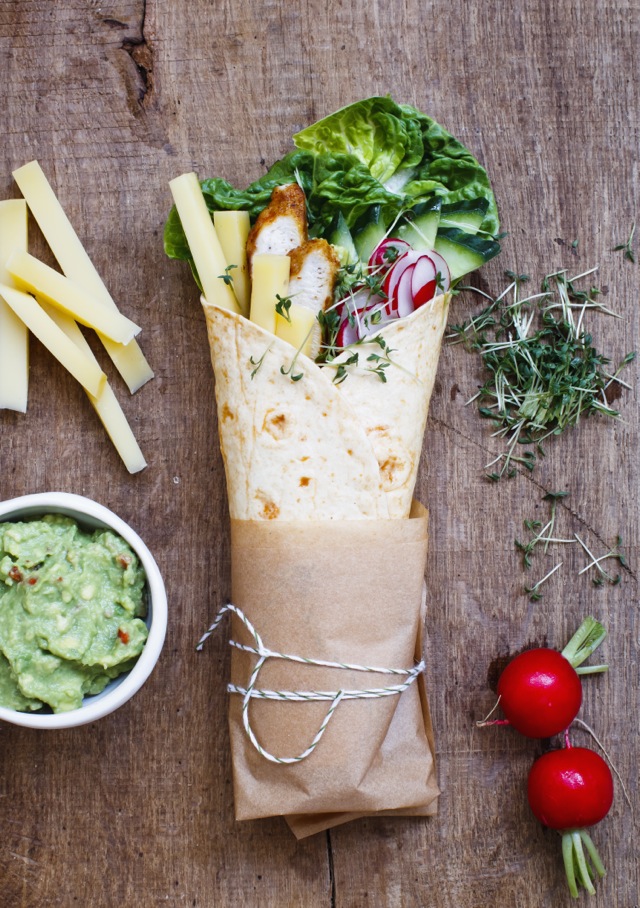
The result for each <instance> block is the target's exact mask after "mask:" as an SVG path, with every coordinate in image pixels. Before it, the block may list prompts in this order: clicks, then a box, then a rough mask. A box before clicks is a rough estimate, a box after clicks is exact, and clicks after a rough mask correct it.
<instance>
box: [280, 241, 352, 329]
mask: <svg viewBox="0 0 640 908" xmlns="http://www.w3.org/2000/svg"><path fill="white" fill-rule="evenodd" d="M289 258H290V259H291V271H290V276H289V291H288V295H289V296H290V297H291V299H292V300H293V301H294V302H295V303H296V304H297V305H298V306H304V307H305V309H311V310H312V311H313V312H319V311H320V310H321V309H326V307H327V306H329V305H331V302H332V300H333V288H334V286H335V282H336V276H337V274H338V271H339V269H340V261H339V259H338V257H337V255H336V253H335V251H334V249H333V247H332V246H331V245H330V244H329V243H327V241H326V240H321V239H316V240H307V241H306V242H305V243H301V244H300V245H299V246H296V248H295V249H292V250H291V252H290V253H289Z"/></svg>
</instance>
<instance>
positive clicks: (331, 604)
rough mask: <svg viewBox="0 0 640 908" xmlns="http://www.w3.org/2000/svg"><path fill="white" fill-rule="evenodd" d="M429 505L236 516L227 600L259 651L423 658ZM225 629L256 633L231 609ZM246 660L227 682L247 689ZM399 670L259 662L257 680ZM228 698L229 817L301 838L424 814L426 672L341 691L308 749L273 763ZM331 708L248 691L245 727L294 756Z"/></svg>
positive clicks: (386, 661)
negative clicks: (371, 695)
mask: <svg viewBox="0 0 640 908" xmlns="http://www.w3.org/2000/svg"><path fill="white" fill-rule="evenodd" d="M427 522H428V519H427V512H426V511H425V509H424V508H423V507H422V506H421V505H418V504H414V507H413V509H412V516H411V517H410V518H409V519H405V520H394V519H387V520H375V521H372V520H348V521H330V520H329V521H307V520H305V521H300V522H293V521H252V520H232V522H231V548H232V601H233V603H234V605H236V606H237V607H238V608H240V609H242V611H243V612H244V613H245V614H246V615H247V617H248V618H249V619H250V621H251V622H252V623H253V624H254V626H255V628H256V630H257V631H258V633H259V634H260V635H261V637H262V640H263V643H264V645H265V646H266V647H268V648H269V649H271V650H274V651H277V652H285V653H291V654H295V655H299V656H304V657H308V658H311V659H325V660H328V661H332V662H349V663H355V664H360V665H367V666H373V667H384V668H410V667H411V666H412V665H413V664H414V662H415V661H419V659H420V658H421V644H422V629H423V625H424V598H423V584H424V568H425V559H426V551H427ZM232 637H233V639H235V640H238V641H240V642H242V643H246V644H248V645H254V643H255V641H254V640H253V638H252V637H251V635H250V634H249V633H248V632H247V630H246V628H245V627H244V626H243V625H242V623H241V622H240V621H239V620H238V619H237V618H236V617H235V616H234V617H233V622H232ZM256 658H257V657H256V656H254V655H252V654H247V653H244V652H241V651H238V650H236V649H234V650H233V655H232V664H231V681H232V683H234V684H236V685H238V686H240V687H246V686H247V683H248V680H249V676H250V674H251V670H252V668H253V666H254V665H255V662H256ZM399 681H402V678H399V677H397V676H390V675H384V674H380V673H374V674H369V673H366V674H365V673H360V672H354V671H345V670H337V669H332V668H325V667H318V666H309V665H300V664H294V663H290V662H286V661H282V660H275V659H272V660H269V661H268V662H267V663H266V664H265V666H264V667H263V669H262V671H261V673H260V676H259V678H258V680H257V683H256V687H258V688H262V689H270V690H290V691H300V690H305V691H306V690H323V691H335V690H340V689H345V688H346V689H358V690H360V689H368V688H382V687H387V686H389V685H392V684H397V683H398V682H399ZM241 707H242V697H241V696H240V695H238V694H231V700H230V708H229V723H230V735H231V748H232V763H233V778H234V795H235V810H236V817H237V819H239V820H245V819H252V818H257V817H266V816H274V815H282V816H285V817H286V818H287V820H288V822H289V825H290V827H291V829H292V830H293V832H294V833H295V834H296V835H297V836H299V837H301V836H304V835H309V834H311V833H313V832H316V831H320V830H321V829H326V828H328V827H329V826H333V825H337V824H338V823H343V822H345V821H346V820H349V819H353V818H355V817H357V816H364V815H368V814H371V813H394V814H406V815H429V814H432V813H434V812H435V810H436V799H437V797H438V788H437V784H436V777H435V762H434V746H433V732H432V727H431V720H430V716H429V708H428V702H427V695H426V689H425V685H424V677H423V676H421V677H420V678H419V680H418V681H416V682H415V683H414V684H412V685H411V686H410V687H409V688H408V689H407V690H406V691H404V692H403V693H402V694H396V695H394V696H386V697H382V698H378V699H360V700H348V701H344V700H343V701H342V702H341V703H340V704H339V706H338V708H337V709H336V711H335V713H334V715H333V717H332V719H331V721H330V722H329V724H328V726H327V729H326V732H325V734H324V736H323V738H322V739H321V741H320V742H319V744H318V745H317V747H316V749H315V750H314V751H313V753H312V754H311V755H310V756H309V757H307V758H306V759H305V760H303V761H301V762H300V763H295V764H291V765H283V764H275V763H272V762H270V761H268V760H267V759H266V758H265V757H264V756H263V755H262V754H260V753H259V752H258V751H257V750H256V749H255V747H254V746H253V744H252V742H251V741H250V740H249V738H248V736H247V733H246V731H245V728H244V726H243V723H242V709H241ZM328 707H329V703H328V702H327V701H323V702H302V703H299V702H281V701H264V700H257V699H253V700H252V701H251V705H250V710H249V716H250V720H251V724H252V728H253V730H254V732H255V734H256V736H257V738H258V740H259V742H260V744H261V746H262V747H264V748H265V749H266V750H267V751H269V752H270V753H272V754H274V755H276V756H278V757H291V756H295V755H297V754H299V753H301V752H303V751H304V750H305V749H306V748H307V747H308V746H309V744H310V742H311V741H312V740H313V738H314V736H315V734H316V732H317V730H318V728H319V726H320V724H321V722H322V720H323V718H324V716H325V714H326V712H327V709H328Z"/></svg>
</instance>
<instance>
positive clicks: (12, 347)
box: [0, 199, 29, 413]
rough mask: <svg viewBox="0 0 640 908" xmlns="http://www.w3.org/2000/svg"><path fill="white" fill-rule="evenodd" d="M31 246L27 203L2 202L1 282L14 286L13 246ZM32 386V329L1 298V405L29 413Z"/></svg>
mask: <svg viewBox="0 0 640 908" xmlns="http://www.w3.org/2000/svg"><path fill="white" fill-rule="evenodd" d="M26 248H27V204H26V202H25V201H24V199H7V201H5V202H0V283H3V284H7V285H8V286H10V287H12V286H13V279H12V277H11V275H10V274H9V272H8V271H7V269H6V267H5V261H6V259H7V258H8V257H9V255H10V254H11V252H12V250H13V249H23V250H26ZM28 389H29V332H28V331H27V326H26V325H25V323H24V322H23V321H22V320H21V319H19V318H18V316H17V315H16V314H15V312H14V311H13V309H12V308H11V307H10V306H8V305H7V303H5V301H4V300H3V299H0V408H5V409H7V410H17V411H18V412H20V413H25V412H26V409H27V396H28Z"/></svg>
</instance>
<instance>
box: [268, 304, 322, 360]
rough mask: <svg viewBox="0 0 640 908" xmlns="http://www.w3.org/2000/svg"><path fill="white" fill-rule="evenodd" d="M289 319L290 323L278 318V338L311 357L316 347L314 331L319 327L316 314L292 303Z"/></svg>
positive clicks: (279, 316)
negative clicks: (313, 348)
mask: <svg viewBox="0 0 640 908" xmlns="http://www.w3.org/2000/svg"><path fill="white" fill-rule="evenodd" d="M289 319H290V320H289V321H288V320H287V319H286V318H284V317H283V316H281V315H278V316H277V319H276V336H277V337H281V338H282V340H285V341H287V343H288V344H291V346H292V347H295V348H296V350H300V351H301V352H302V353H304V354H305V356H311V354H312V347H313V346H314V343H313V341H314V337H313V335H314V330H315V328H316V327H317V326H318V319H317V318H316V314H315V312H312V311H311V309H307V308H306V307H305V306H298V305H297V304H296V303H294V302H292V303H291V306H290V307H289ZM312 358H313V357H312Z"/></svg>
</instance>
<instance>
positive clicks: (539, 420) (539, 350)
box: [448, 268, 635, 481]
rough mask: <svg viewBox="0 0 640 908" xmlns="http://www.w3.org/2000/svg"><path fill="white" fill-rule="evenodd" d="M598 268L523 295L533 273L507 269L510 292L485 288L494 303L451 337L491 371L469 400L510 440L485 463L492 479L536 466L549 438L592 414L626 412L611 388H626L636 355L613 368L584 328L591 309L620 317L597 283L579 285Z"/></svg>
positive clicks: (550, 278)
mask: <svg viewBox="0 0 640 908" xmlns="http://www.w3.org/2000/svg"><path fill="white" fill-rule="evenodd" d="M596 270H597V269H595V268H594V269H591V270H589V271H586V272H584V273H582V274H579V275H577V276H575V277H572V278H569V277H568V275H567V272H566V270H561V271H556V272H553V273H552V274H548V275H546V277H545V278H544V280H543V281H542V285H541V288H540V292H538V293H534V294H530V295H526V294H524V293H523V286H524V285H525V284H526V283H527V282H528V281H529V280H530V278H529V276H528V275H526V274H517V273H515V272H512V271H508V272H506V275H507V277H508V278H509V281H510V282H509V284H508V286H507V287H506V288H505V290H503V292H502V293H501V294H500V295H499V296H498V297H496V299H491V298H490V297H488V296H487V294H484V293H483V294H482V295H483V296H485V298H488V299H489V305H487V306H486V307H485V308H484V309H483V310H482V311H481V312H480V313H479V314H478V315H476V316H474V317H473V318H471V319H469V320H468V321H467V322H464V323H462V324H460V325H454V326H453V328H452V329H451V333H450V335H449V338H448V339H449V341H450V342H451V343H453V344H456V343H461V344H463V345H464V347H465V349H466V350H468V351H470V352H474V351H475V352H477V353H479V354H480V356H481V358H482V362H483V365H484V368H485V370H486V372H487V373H488V378H487V381H486V382H485V383H484V385H482V386H481V387H480V389H479V390H478V392H477V393H476V394H475V395H474V396H473V397H472V398H471V399H470V400H469V401H467V403H472V402H473V401H477V404H478V412H479V414H480V415H481V416H482V417H484V418H486V419H489V420H491V421H492V422H493V423H494V425H495V431H494V433H493V437H497V438H502V439H505V441H506V448H505V450H503V451H502V452H500V453H499V454H498V455H497V456H496V457H495V458H494V459H493V460H492V461H491V462H490V463H488V464H487V465H486V468H485V469H486V470H487V471H488V472H487V477H488V478H489V479H491V480H493V481H498V480H500V479H502V478H503V477H505V476H506V477H511V476H514V475H515V474H516V473H517V468H518V466H521V467H522V468H525V469H527V470H529V471H532V470H533V469H534V467H535V464H536V462H537V458H538V457H541V456H544V453H545V451H544V448H543V443H544V442H546V441H547V439H549V438H551V437H553V436H556V435H560V434H561V433H562V432H564V431H565V430H566V429H568V428H571V427H574V426H577V425H578V423H579V422H580V420H581V419H583V418H585V417H588V416H592V415H595V414H601V415H604V416H609V417H612V418H617V417H618V416H619V415H620V414H619V412H618V411H617V410H615V409H614V408H613V407H611V406H610V404H609V402H608V400H607V394H606V392H607V389H608V388H609V387H610V385H611V384H612V382H616V383H618V384H620V385H623V386H624V383H623V382H621V380H620V379H619V377H618V376H619V372H620V371H621V369H623V368H624V367H625V366H626V365H628V364H629V363H630V362H632V360H633V359H634V358H635V353H629V354H627V356H625V357H624V359H623V360H622V362H621V363H620V364H619V365H618V367H617V369H616V370H615V371H613V372H612V371H610V370H609V369H607V366H608V364H609V362H610V361H609V360H608V359H607V358H606V357H604V356H603V355H601V354H600V353H598V351H597V350H596V349H595V347H594V346H593V342H592V336H591V334H589V333H587V332H586V331H585V329H584V321H585V316H586V314H587V313H588V312H593V311H597V312H600V313H603V314H606V315H610V316H613V317H618V316H617V315H616V313H614V312H613V311H612V310H611V309H610V308H609V307H607V306H605V305H604V304H603V303H602V302H601V301H600V300H599V299H598V297H599V295H600V291H599V289H598V288H597V287H595V286H591V287H590V289H589V290H583V289H580V288H579V287H578V286H576V284H577V282H578V281H579V280H581V279H584V278H586V277H589V276H591V275H592V274H593V273H594V272H595V271H596ZM522 448H526V450H523V451H522ZM520 451H522V453H518V452H520ZM494 465H499V466H497V467H495V466H494ZM492 467H494V469H493V470H492V471H491V468H492Z"/></svg>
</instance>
